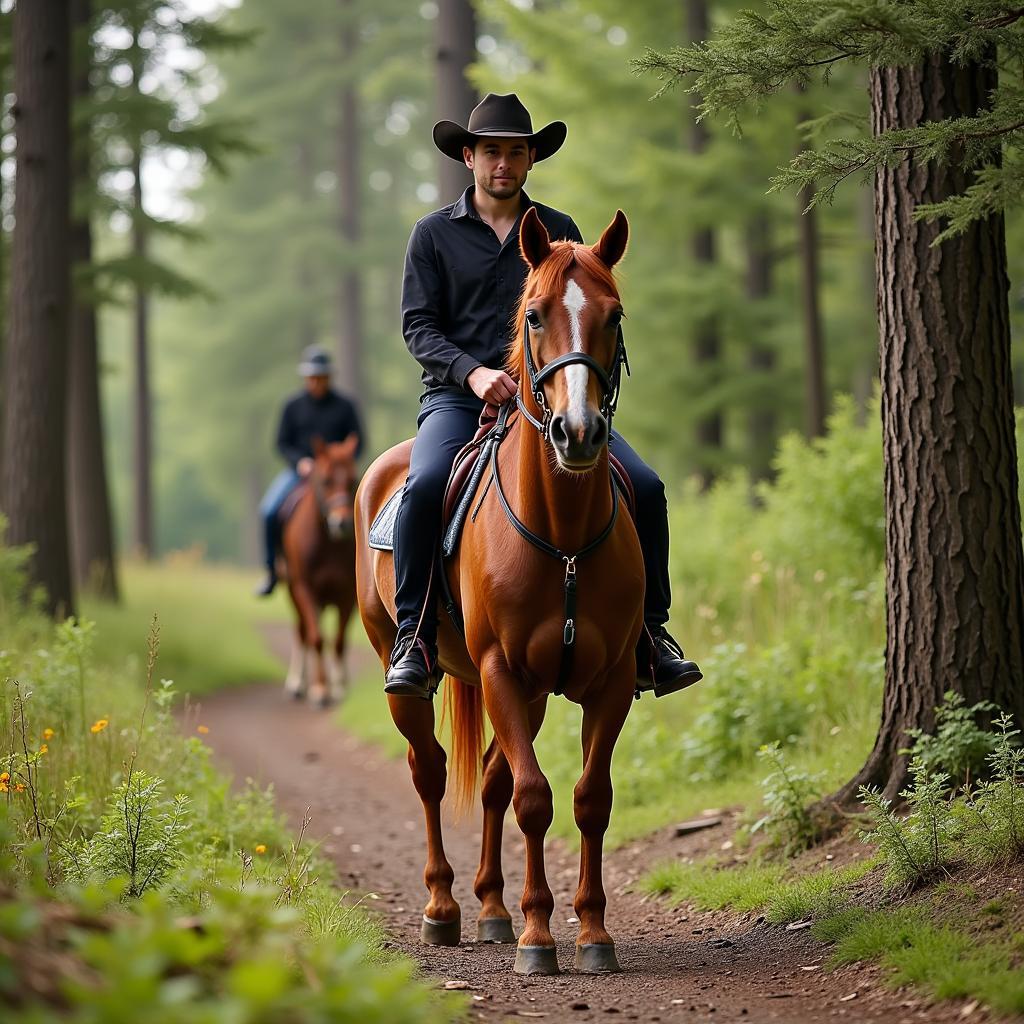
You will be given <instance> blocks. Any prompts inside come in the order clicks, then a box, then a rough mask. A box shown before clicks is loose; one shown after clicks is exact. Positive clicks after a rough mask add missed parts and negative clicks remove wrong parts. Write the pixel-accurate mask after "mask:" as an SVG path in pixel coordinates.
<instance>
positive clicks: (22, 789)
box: [14, 782, 25, 793]
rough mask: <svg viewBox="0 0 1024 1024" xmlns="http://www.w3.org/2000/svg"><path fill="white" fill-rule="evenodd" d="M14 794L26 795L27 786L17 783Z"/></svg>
mask: <svg viewBox="0 0 1024 1024" xmlns="http://www.w3.org/2000/svg"><path fill="white" fill-rule="evenodd" d="M14 792H15V793H24V792H25V786H24V785H23V784H22V783H20V782H16V783H15V784H14Z"/></svg>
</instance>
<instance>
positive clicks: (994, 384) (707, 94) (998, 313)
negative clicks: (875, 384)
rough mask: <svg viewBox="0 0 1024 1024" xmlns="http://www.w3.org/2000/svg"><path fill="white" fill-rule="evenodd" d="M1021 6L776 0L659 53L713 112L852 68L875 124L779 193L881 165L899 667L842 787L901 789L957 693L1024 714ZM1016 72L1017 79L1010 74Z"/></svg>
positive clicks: (894, 642)
mask: <svg viewBox="0 0 1024 1024" xmlns="http://www.w3.org/2000/svg"><path fill="white" fill-rule="evenodd" d="M1022 25H1024V11H1022V10H1021V9H1019V8H1017V7H1013V6H1011V5H1008V4H1003V3H994V2H982V3H967V2H962V0H955V2H951V3H947V4H945V5H943V7H942V8H941V10H940V9H939V8H937V7H936V6H935V5H934V4H931V3H928V2H923V0H922V2H916V0H910V2H901V3H896V2H888V3H877V2H871V3H869V2H867V0H864V2H856V3H849V4H845V5H843V7H842V8H840V9H838V10H837V9H836V8H835V7H834V6H833V5H831V4H826V3H824V2H820V0H814V2H812V0H773V2H772V3H771V4H769V5H768V9H767V13H765V14H763V15H759V14H750V13H747V14H745V15H743V16H741V17H739V18H737V19H735V20H734V21H732V22H731V23H729V24H728V25H726V26H724V27H723V29H722V30H721V31H720V33H719V34H718V35H717V36H716V37H715V38H714V39H712V40H710V41H709V42H707V43H706V44H704V45H703V46H700V47H695V48H690V49H684V50H677V51H673V52H671V53H668V54H659V53H655V52H651V53H649V54H648V55H647V57H646V58H645V59H644V60H643V62H642V67H643V68H646V69H654V70H657V71H658V72H660V73H661V74H663V75H664V76H666V80H667V83H671V82H673V81H675V80H677V79H679V78H681V77H682V76H685V75H693V76H694V77H693V87H694V88H696V89H698V90H699V92H700V94H701V96H702V97H703V102H704V105H705V107H706V109H708V110H720V111H725V112H726V113H727V115H728V116H729V118H730V119H732V120H733V121H734V122H736V121H738V119H739V116H740V113H741V112H742V111H743V110H744V109H745V108H747V106H748V101H749V99H750V98H751V97H755V98H763V97H766V96H768V95H769V94H771V93H773V92H774V91H776V90H777V89H778V88H779V87H780V86H781V85H782V84H784V83H786V82H788V81H790V80H795V81H797V82H807V81H810V80H811V79H812V77H813V76H814V75H815V74H818V73H820V72H821V69H822V68H825V69H829V68H831V67H832V66H834V65H836V64H840V63H842V62H847V61H853V62H858V63H861V64H864V65H867V66H868V67H869V68H870V97H871V133H870V134H869V135H866V134H862V133H857V134H852V133H846V134H843V135H841V136H838V137H835V138H833V139H831V140H829V141H828V142H827V143H826V144H825V145H822V146H820V147H818V148H817V149H815V150H814V151H805V152H804V153H802V154H800V156H799V157H797V159H795V160H794V161H793V162H792V164H791V165H790V166H789V167H788V168H787V169H786V170H784V171H783V172H782V173H781V174H780V175H779V177H778V179H777V184H778V185H779V186H783V185H789V184H792V185H796V186H798V187H800V186H804V185H806V184H808V183H809V182H818V187H817V192H816V197H817V198H818V199H819V200H820V199H821V198H825V197H829V196H831V195H833V194H834V193H835V190H836V188H837V186H838V185H839V183H840V182H841V181H842V180H843V179H844V178H846V177H849V176H850V175H852V174H857V173H858V172H864V171H869V172H872V173H873V176H874V191H875V233H876V246H875V261H876V282H877V289H878V308H879V341H880V353H881V368H882V383H881V387H882V431H883V447H884V461H885V503H886V597H887V639H886V680H885V694H884V698H883V711H882V722H881V725H880V727H879V733H878V737H877V739H876V742H875V746H874V749H873V750H872V752H871V754H870V755H869V757H868V760H867V762H866V764H865V765H864V767H863V768H862V769H861V771H860V772H859V773H858V774H857V776H856V777H855V778H854V779H853V780H851V782H850V783H849V784H848V785H847V786H845V787H843V789H842V790H840V792H839V793H838V794H837V799H838V800H839V801H840V802H843V801H847V800H850V799H852V798H853V797H854V796H855V795H856V792H857V789H858V787H859V786H860V785H862V784H875V785H879V786H881V787H883V789H884V791H885V793H886V795H888V796H893V797H894V796H895V795H896V794H897V793H898V791H899V790H900V789H901V788H902V785H903V783H904V781H905V778H906V771H907V765H906V758H905V755H903V754H901V750H903V749H904V748H905V747H906V745H907V730H908V729H910V728H923V729H925V730H928V729H929V727H930V726H931V724H932V719H933V714H934V708H935V707H936V706H937V705H938V704H939V703H941V699H942V694H943V693H944V692H945V691H946V690H950V689H951V690H954V691H956V692H958V693H960V694H962V695H963V696H964V698H965V700H966V701H967V702H968V703H970V704H974V703H976V702H978V701H979V700H983V699H984V700H990V701H992V702H994V703H995V704H997V705H998V706H999V707H1001V708H1003V709H1004V710H1006V711H1007V712H1009V713H1011V714H1013V715H1014V717H1015V718H1017V719H1020V718H1021V717H1022V716H1024V567H1022V553H1021V526H1020V502H1019V498H1018V479H1017V460H1016V444H1015V439H1014V417H1013V388H1012V379H1011V372H1010V344H1009V343H1010V331H1009V309H1008V304H1007V289H1008V278H1007V271H1006V268H1007V253H1006V242H1005V235H1004V224H1003V213H1004V211H1005V210H1006V209H1007V208H1010V207H1013V206H1018V205H1020V204H1021V202H1022V199H1024V158H1022V153H1021V143H1022V141H1024V90H1022V89H1021V87H1020V85H1019V84H1018V82H1017V80H1016V69H1019V67H1020V63H1021V58H1022V57H1024V34H1022V33H1021V31H1020V29H1021V27H1022ZM1004 69H1005V71H1006V74H1005V75H1000V72H1001V71H1003V70H1004Z"/></svg>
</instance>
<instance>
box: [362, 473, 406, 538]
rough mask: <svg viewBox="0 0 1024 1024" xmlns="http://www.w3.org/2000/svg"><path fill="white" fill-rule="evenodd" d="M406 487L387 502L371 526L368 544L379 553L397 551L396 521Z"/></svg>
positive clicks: (396, 492) (401, 488) (400, 489)
mask: <svg viewBox="0 0 1024 1024" xmlns="http://www.w3.org/2000/svg"><path fill="white" fill-rule="evenodd" d="M404 492H405V488H404V487H399V488H398V490H397V491H395V493H394V494H392V495H391V497H390V498H388V500H387V501H386V502H385V504H384V507H383V508H382V509H381V510H380V511H379V512H378V513H377V515H376V516H375V517H374V520H373V522H372V523H371V524H370V536H369V537H368V538H367V543H368V544H369V545H370V547H371V548H375V549H376V550H377V551H394V550H395V520H396V519H397V518H398V506H399V505H400V504H401V503H402V494H403V493H404Z"/></svg>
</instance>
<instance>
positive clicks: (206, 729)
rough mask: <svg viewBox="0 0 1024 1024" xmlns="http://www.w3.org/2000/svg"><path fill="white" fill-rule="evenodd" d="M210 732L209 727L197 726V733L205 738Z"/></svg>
mask: <svg viewBox="0 0 1024 1024" xmlns="http://www.w3.org/2000/svg"><path fill="white" fill-rule="evenodd" d="M209 731H210V727H209V726H208V725H197V726H196V732H198V733H201V734H202V735H203V736H205V735H206V734H207V733H208V732H209Z"/></svg>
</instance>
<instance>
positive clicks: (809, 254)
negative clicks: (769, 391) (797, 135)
mask: <svg viewBox="0 0 1024 1024" xmlns="http://www.w3.org/2000/svg"><path fill="white" fill-rule="evenodd" d="M798 91H799V92H803V86H799V87H798ZM809 116H810V114H808V113H802V114H801V115H800V118H799V119H800V120H801V121H805V120H807V118H808V117H809ZM813 198H814V185H813V184H807V185H805V186H804V187H803V188H802V189H800V191H799V192H798V193H797V197H796V217H797V250H798V252H799V254H800V311H801V315H802V318H803V322H804V395H805V398H804V401H805V417H806V424H807V428H806V429H807V436H808V437H821V436H822V435H823V434H824V433H825V416H826V411H827V408H828V399H827V396H826V393H825V331H824V328H823V327H822V323H821V308H820V304H819V298H820V295H821V272H820V256H821V244H820V242H819V240H818V211H817V210H816V209H813V208H812V209H809V210H808V209H807V207H808V206H809V205H810V202H811V200H812V199H813ZM805 210H806V211H807V212H806V213H805V212H804V211H805Z"/></svg>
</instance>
